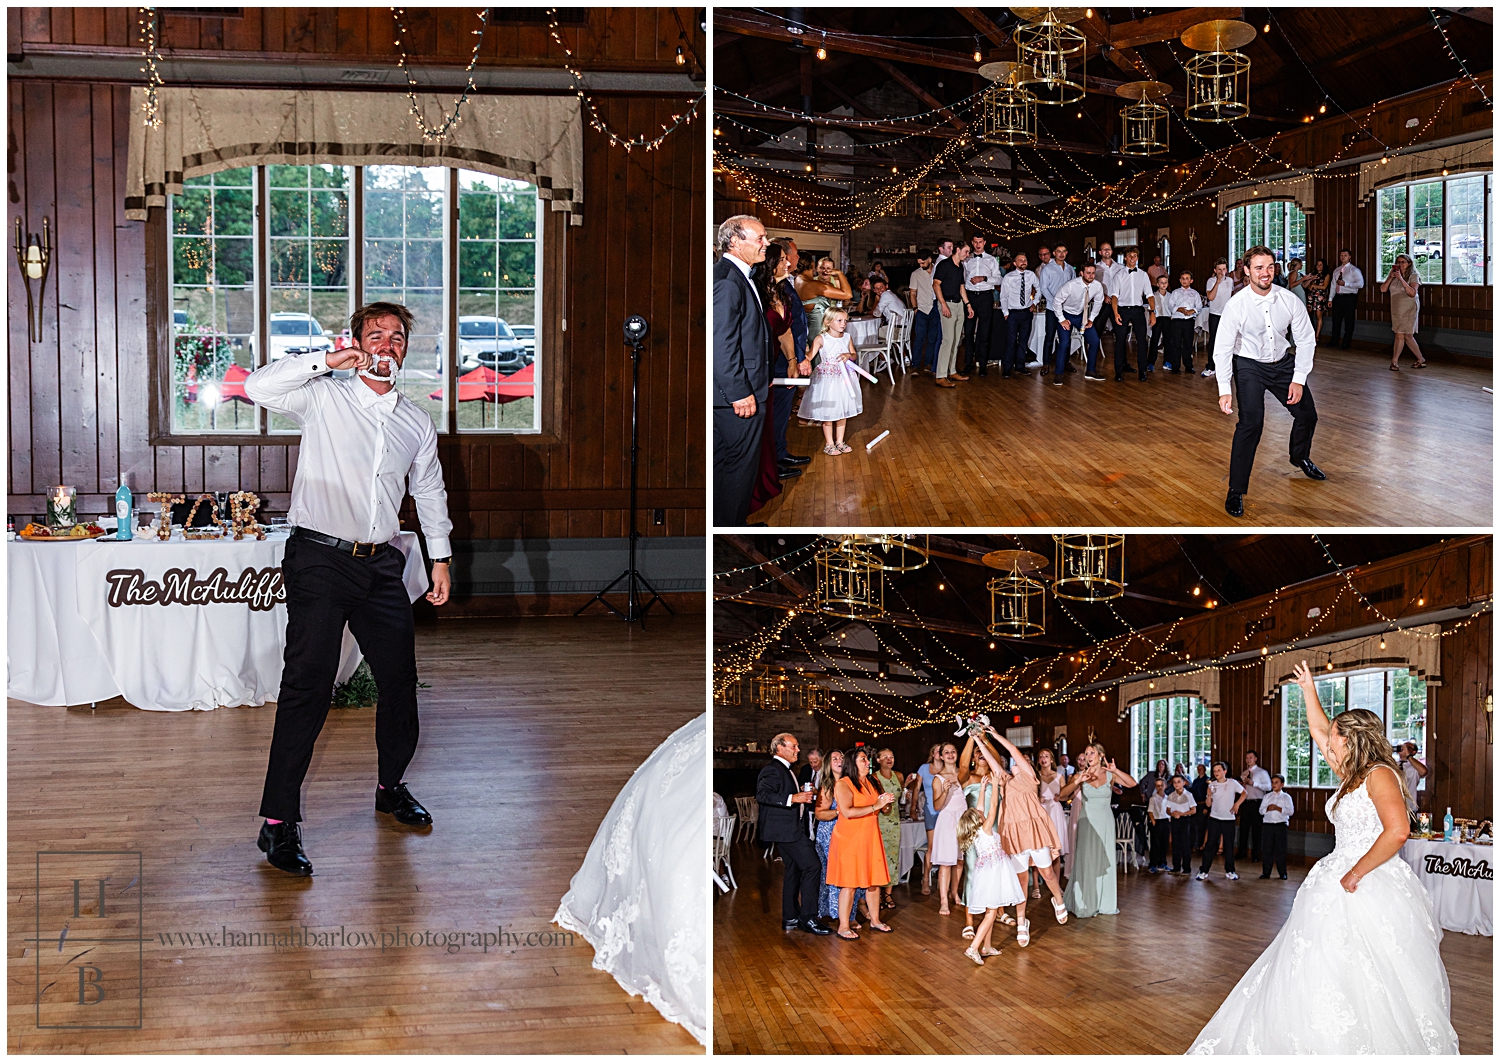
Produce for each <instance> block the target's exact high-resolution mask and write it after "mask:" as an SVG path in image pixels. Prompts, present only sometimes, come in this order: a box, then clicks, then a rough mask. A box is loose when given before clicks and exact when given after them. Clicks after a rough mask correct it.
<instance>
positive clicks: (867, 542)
mask: <svg viewBox="0 0 1500 1062" xmlns="http://www.w3.org/2000/svg"><path fill="white" fill-rule="evenodd" d="M838 541H839V548H840V549H842V550H845V551H849V550H862V551H863V552H864V553H865V555H866V556H867V557H869V558H870V559H871V560H873V561H875V562H876V563H877V564H878V565H880V569H881V571H887V572H914V571H916V570H917V569H919V568H925V567H927V559H928V557H929V556H930V553H931V551H930V550H929V549H928V541H929V536H927V535H840V536H838Z"/></svg>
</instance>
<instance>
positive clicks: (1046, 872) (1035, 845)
mask: <svg viewBox="0 0 1500 1062" xmlns="http://www.w3.org/2000/svg"><path fill="white" fill-rule="evenodd" d="M985 729H986V730H987V731H988V732H989V734H990V736H991V737H993V738H994V739H995V740H996V741H998V742H999V743H1000V744H1001V745H1002V746H1004V748H1005V751H1006V752H1008V753H1010V772H1009V773H1008V774H1002V781H1003V783H1004V786H1005V817H1004V819H1003V820H1002V822H1001V826H1000V844H1001V845H1002V846H1003V847H1004V849H1005V854H1006V855H1008V856H1009V857H1010V861H1011V869H1012V870H1014V871H1015V872H1016V876H1017V877H1018V878H1019V879H1020V882H1021V902H1020V903H1018V904H1016V905H1015V907H1016V943H1017V944H1019V945H1021V947H1023V948H1024V947H1026V945H1028V944H1030V943H1031V922H1030V920H1029V919H1027V917H1026V875H1027V871H1028V870H1029V869H1030V868H1031V867H1035V868H1036V870H1037V873H1039V874H1040V875H1041V876H1042V880H1043V881H1045V882H1046V883H1047V888H1048V890H1049V891H1051V893H1052V913H1053V914H1054V915H1055V916H1056V918H1057V922H1058V924H1059V925H1062V924H1064V923H1066V922H1067V920H1068V909H1067V906H1066V905H1065V904H1064V903H1063V895H1062V886H1061V885H1060V884H1058V881H1057V870H1056V868H1055V867H1053V865H1052V864H1053V862H1054V861H1055V860H1056V859H1057V857H1058V856H1059V855H1061V854H1062V842H1061V841H1060V840H1059V838H1058V835H1057V830H1056V828H1054V827H1053V825H1052V817H1051V816H1050V815H1048V814H1047V812H1046V811H1045V810H1044V809H1043V808H1042V801H1041V798H1040V797H1039V796H1038V795H1037V777H1036V772H1035V771H1033V770H1032V769H1031V762H1030V761H1029V760H1027V759H1026V757H1025V756H1024V755H1023V754H1022V753H1021V750H1020V749H1018V748H1016V747H1015V746H1014V745H1012V744H1011V743H1010V741H1009V740H1008V739H1007V738H1005V737H1002V736H1001V735H1000V732H999V731H997V730H996V729H995V728H994V727H986V728H985ZM997 759H998V757H997Z"/></svg>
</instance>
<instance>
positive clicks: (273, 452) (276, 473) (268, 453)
mask: <svg viewBox="0 0 1500 1062" xmlns="http://www.w3.org/2000/svg"><path fill="white" fill-rule="evenodd" d="M291 449H294V447H290V446H258V447H256V455H257V459H258V460H259V463H260V468H259V479H260V487H259V488H258V489H259V490H261V491H265V492H267V493H270V492H273V491H275V492H282V491H289V490H291V489H292V484H291V480H289V479H288V478H287V474H286V458H287V451H288V450H291Z"/></svg>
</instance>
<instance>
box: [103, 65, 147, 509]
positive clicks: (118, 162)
mask: <svg viewBox="0 0 1500 1062" xmlns="http://www.w3.org/2000/svg"><path fill="white" fill-rule="evenodd" d="M109 91H110V107H111V112H112V115H113V130H114V159H113V162H114V171H115V173H114V186H115V192H116V194H115V195H114V196H113V198H112V199H111V201H110V207H111V209H112V211H113V213H114V227H113V230H112V231H113V235H114V249H115V258H114V265H115V271H114V278H113V279H114V285H115V307H116V313H117V317H116V322H117V325H121V324H123V327H118V329H117V334H116V339H115V361H116V365H117V367H118V370H117V373H118V374H117V388H118V392H119V400H120V406H119V420H118V432H119V440H120V442H119V453H120V457H119V463H120V465H121V466H122V467H123V468H124V469H125V471H126V472H128V473H129V474H130V476H131V479H130V488H131V491H132V492H134V493H135V494H137V495H139V494H144V493H146V492H147V491H148V490H149V489H150V488H151V486H152V483H153V480H152V475H153V471H154V469H153V465H154V459H153V453H152V448H151V414H150V410H151V386H150V375H149V373H147V372H145V371H143V368H144V366H145V365H146V364H147V360H148V357H147V344H146V334H147V333H146V330H145V328H142V327H141V324H140V322H143V321H146V320H147V306H146V269H145V266H146V264H147V255H146V226H145V225H142V224H141V223H140V222H134V221H127V220H126V218H125V195H124V190H125V178H126V167H127V164H128V161H127V156H128V154H129V144H130V122H131V121H132V120H133V119H134V118H135V117H136V115H135V113H134V112H133V111H132V110H131V109H130V90H129V89H128V88H126V87H125V86H123V85H120V86H114V87H112V88H111V89H110V90H109ZM116 485H117V486H118V484H116Z"/></svg>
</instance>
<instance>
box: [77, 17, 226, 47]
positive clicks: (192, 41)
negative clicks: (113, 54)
mask: <svg viewBox="0 0 1500 1062" xmlns="http://www.w3.org/2000/svg"><path fill="white" fill-rule="evenodd" d="M53 10H54V11H63V10H66V9H65V8H53ZM157 10H158V12H159V17H160V22H159V23H158V24H159V26H160V27H161V29H160V34H161V41H160V43H161V44H162V45H166V44H167V42H168V41H170V42H171V47H173V48H194V49H196V48H197V47H198V46H199V41H198V31H199V29H200V28H201V26H202V23H203V20H202V19H201V18H190V17H188V16H186V15H174V14H172V12H171V9H170V8H158V9H157ZM55 21H56V19H55V18H54V22H55Z"/></svg>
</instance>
